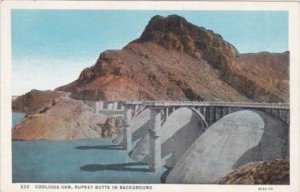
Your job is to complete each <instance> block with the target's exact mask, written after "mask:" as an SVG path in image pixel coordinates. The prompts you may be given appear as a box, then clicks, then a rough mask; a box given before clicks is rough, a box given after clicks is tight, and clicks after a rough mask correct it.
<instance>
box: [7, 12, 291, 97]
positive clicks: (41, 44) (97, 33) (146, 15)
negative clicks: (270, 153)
mask: <svg viewBox="0 0 300 192" xmlns="http://www.w3.org/2000/svg"><path fill="white" fill-rule="evenodd" d="M170 14H178V15H181V16H183V17H185V18H186V19H187V20H188V21H189V22H191V23H193V24H195V25H198V26H203V27H205V28H207V29H211V30H213V31H214V32H216V33H219V34H220V35H222V36H223V38H224V39H225V40H227V41H228V42H230V43H231V44H233V45H234V46H235V47H236V48H237V49H238V50H239V51H240V52H241V53H245V52H260V51H269V52H283V51H286V50H288V13H287V12H283V11H159V10H155V11H150V10H149V11H133V10H131V11H124V10H13V11H12V85H13V90H12V91H13V94H14V95H20V94H23V93H26V92H28V91H30V90H31V89H34V88H35V89H41V90H46V89H54V88H56V87H58V86H60V85H64V84H66V83H69V82H71V81H73V80H75V79H76V78H77V77H78V76H79V74H80V72H81V71H82V70H83V69H84V68H86V67H89V66H92V65H93V64H94V63H95V61H96V60H97V58H98V56H99V54H100V53H101V52H103V51H105V50H108V49H121V48H122V47H124V46H125V45H126V44H128V43H129V42H130V41H132V40H134V39H136V38H138V37H139V36H140V35H141V33H142V32H143V30H144V28H145V26H146V25H147V23H148V21H149V20H150V18H151V17H153V16H154V15H162V16H167V15H170Z"/></svg>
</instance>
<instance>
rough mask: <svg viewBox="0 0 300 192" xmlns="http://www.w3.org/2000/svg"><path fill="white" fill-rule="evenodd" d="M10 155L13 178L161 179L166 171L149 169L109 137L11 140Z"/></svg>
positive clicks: (56, 180) (83, 180) (75, 180)
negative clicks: (156, 171) (151, 170)
mask: <svg viewBox="0 0 300 192" xmlns="http://www.w3.org/2000/svg"><path fill="white" fill-rule="evenodd" d="M14 115H16V114H15V113H14V114H13V116H14ZM18 117H19V118H17V117H13V119H15V120H16V121H15V122H13V123H17V122H18V121H19V120H20V118H22V117H21V116H18ZM12 156H13V162H12V164H13V182H29V183H30V182H35V183H161V180H160V178H161V175H162V174H163V173H164V172H165V171H166V169H165V168H161V170H160V171H159V172H158V173H152V172H149V171H148V165H146V164H142V163H138V162H135V161H134V160H132V159H130V158H129V157H128V152H126V151H125V150H122V148H121V146H118V145H113V144H112V142H111V140H110V139H93V140H76V141H13V142H12Z"/></svg>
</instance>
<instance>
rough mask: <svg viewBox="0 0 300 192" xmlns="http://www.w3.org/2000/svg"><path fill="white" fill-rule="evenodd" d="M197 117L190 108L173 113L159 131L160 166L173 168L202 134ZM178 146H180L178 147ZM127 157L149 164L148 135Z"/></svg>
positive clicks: (182, 108) (181, 108) (183, 108)
mask: <svg viewBox="0 0 300 192" xmlns="http://www.w3.org/2000/svg"><path fill="white" fill-rule="evenodd" d="M199 121H200V120H199V116H198V114H197V113H195V112H194V111H193V110H192V109H191V108H188V107H180V108H178V109H177V110H175V111H173V112H172V113H171V114H170V115H169V117H168V120H167V121H165V123H164V124H163V126H162V127H161V131H160V139H161V158H162V165H161V166H165V167H173V166H174V165H175V163H176V162H177V161H178V160H179V158H180V157H181V156H182V155H183V153H184V152H185V151H186V150H187V149H188V147H190V145H191V144H192V143H193V142H194V141H195V140H196V139H197V138H198V137H199V136H200V135H201V134H202V133H203V131H204V129H201V127H200V126H201V125H200V126H199ZM179 144H180V145H179ZM129 156H130V157H131V158H132V159H134V160H136V161H139V162H143V163H147V164H151V163H152V162H151V157H152V156H153V154H151V151H150V134H147V135H145V136H144V137H143V138H142V139H141V140H140V141H139V142H138V143H137V145H136V146H135V147H134V148H133V150H132V151H131V152H130V154H129Z"/></svg>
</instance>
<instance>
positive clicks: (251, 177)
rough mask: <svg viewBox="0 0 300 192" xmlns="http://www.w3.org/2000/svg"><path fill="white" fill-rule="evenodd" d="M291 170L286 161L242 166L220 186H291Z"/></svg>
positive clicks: (226, 177) (219, 182) (223, 180)
mask: <svg viewBox="0 0 300 192" xmlns="http://www.w3.org/2000/svg"><path fill="white" fill-rule="evenodd" d="M289 177H290V170H289V163H288V161H286V160H269V161H260V162H253V163H249V164H246V165H243V166H241V167H240V168H238V169H236V170H234V171H233V172H231V173H230V174H228V175H227V176H225V177H224V178H222V179H220V180H218V181H217V182H216V183H218V184H244V185H249V184H284V185H288V184H289V180H290V179H289Z"/></svg>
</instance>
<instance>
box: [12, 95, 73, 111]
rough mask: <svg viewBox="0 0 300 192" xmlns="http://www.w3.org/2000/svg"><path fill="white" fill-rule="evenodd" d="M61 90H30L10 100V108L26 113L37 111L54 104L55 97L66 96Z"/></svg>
mask: <svg viewBox="0 0 300 192" xmlns="http://www.w3.org/2000/svg"><path fill="white" fill-rule="evenodd" d="M67 95H68V93H66V92H62V91H40V90H31V91H30V92H28V93H26V94H25V95H22V96H20V97H18V98H17V99H16V100H14V101H13V102H12V110H13V111H20V112H24V113H26V114H27V115H31V114H35V113H39V112H40V111H42V110H45V109H46V108H49V107H50V106H52V104H54V103H55V102H56V101H57V99H59V98H61V97H67Z"/></svg>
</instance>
